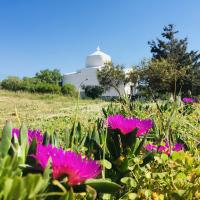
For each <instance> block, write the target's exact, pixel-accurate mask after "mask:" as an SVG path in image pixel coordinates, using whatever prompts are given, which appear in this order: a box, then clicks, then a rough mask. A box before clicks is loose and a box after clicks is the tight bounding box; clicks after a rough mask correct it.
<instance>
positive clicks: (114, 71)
mask: <svg viewBox="0 0 200 200" xmlns="http://www.w3.org/2000/svg"><path fill="white" fill-rule="evenodd" d="M123 68H124V67H123V66H122V65H114V64H113V63H105V66H104V67H103V68H102V69H99V70H98V71H97V78H98V80H99V83H100V85H101V86H102V87H103V88H104V89H105V90H109V89H110V88H114V89H115V90H116V91H117V92H118V94H119V95H122V94H120V91H119V89H118V86H119V85H120V84H125V82H126V78H125V72H124V70H123Z"/></svg>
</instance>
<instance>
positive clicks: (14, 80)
mask: <svg viewBox="0 0 200 200" xmlns="http://www.w3.org/2000/svg"><path fill="white" fill-rule="evenodd" d="M1 88H2V89H6V90H10V91H15V92H16V91H25V92H31V93H52V94H63V95H68V96H76V95H77V91H76V88H75V86H74V85H71V84H65V85H64V86H62V75H61V73H60V71H59V70H58V69H54V70H49V69H46V70H42V71H40V72H38V73H36V74H35V76H34V77H32V78H30V77H24V78H22V79H20V78H19V77H14V76H12V77H8V78H7V79H4V80H2V81H1Z"/></svg>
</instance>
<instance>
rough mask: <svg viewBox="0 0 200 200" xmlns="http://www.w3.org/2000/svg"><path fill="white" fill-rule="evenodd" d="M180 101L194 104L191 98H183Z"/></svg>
mask: <svg viewBox="0 0 200 200" xmlns="http://www.w3.org/2000/svg"><path fill="white" fill-rule="evenodd" d="M182 101H183V102H184V103H193V102H194V98H191V97H184V98H183V99H182Z"/></svg>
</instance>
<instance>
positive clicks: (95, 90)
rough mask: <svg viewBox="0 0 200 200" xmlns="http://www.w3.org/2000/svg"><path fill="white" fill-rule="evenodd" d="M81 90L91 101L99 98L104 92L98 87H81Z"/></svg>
mask: <svg viewBox="0 0 200 200" xmlns="http://www.w3.org/2000/svg"><path fill="white" fill-rule="evenodd" d="M83 89H84V90H85V94H86V96H87V97H90V98H92V99H96V98H98V97H100V96H101V95H102V94H103V92H104V89H103V87H102V86H99V85H87V86H83Z"/></svg>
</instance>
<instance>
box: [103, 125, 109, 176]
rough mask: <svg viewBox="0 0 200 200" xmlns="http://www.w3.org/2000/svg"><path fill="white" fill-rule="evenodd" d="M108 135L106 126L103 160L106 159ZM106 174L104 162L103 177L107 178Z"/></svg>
mask: <svg viewBox="0 0 200 200" xmlns="http://www.w3.org/2000/svg"><path fill="white" fill-rule="evenodd" d="M107 123H108V122H107ZM107 135H108V128H106V132H105V139H104V144H103V161H104V160H105V155H106V140H107ZM105 174H106V168H105V164H104V165H103V170H102V178H103V179H105V177H106V175H105Z"/></svg>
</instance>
